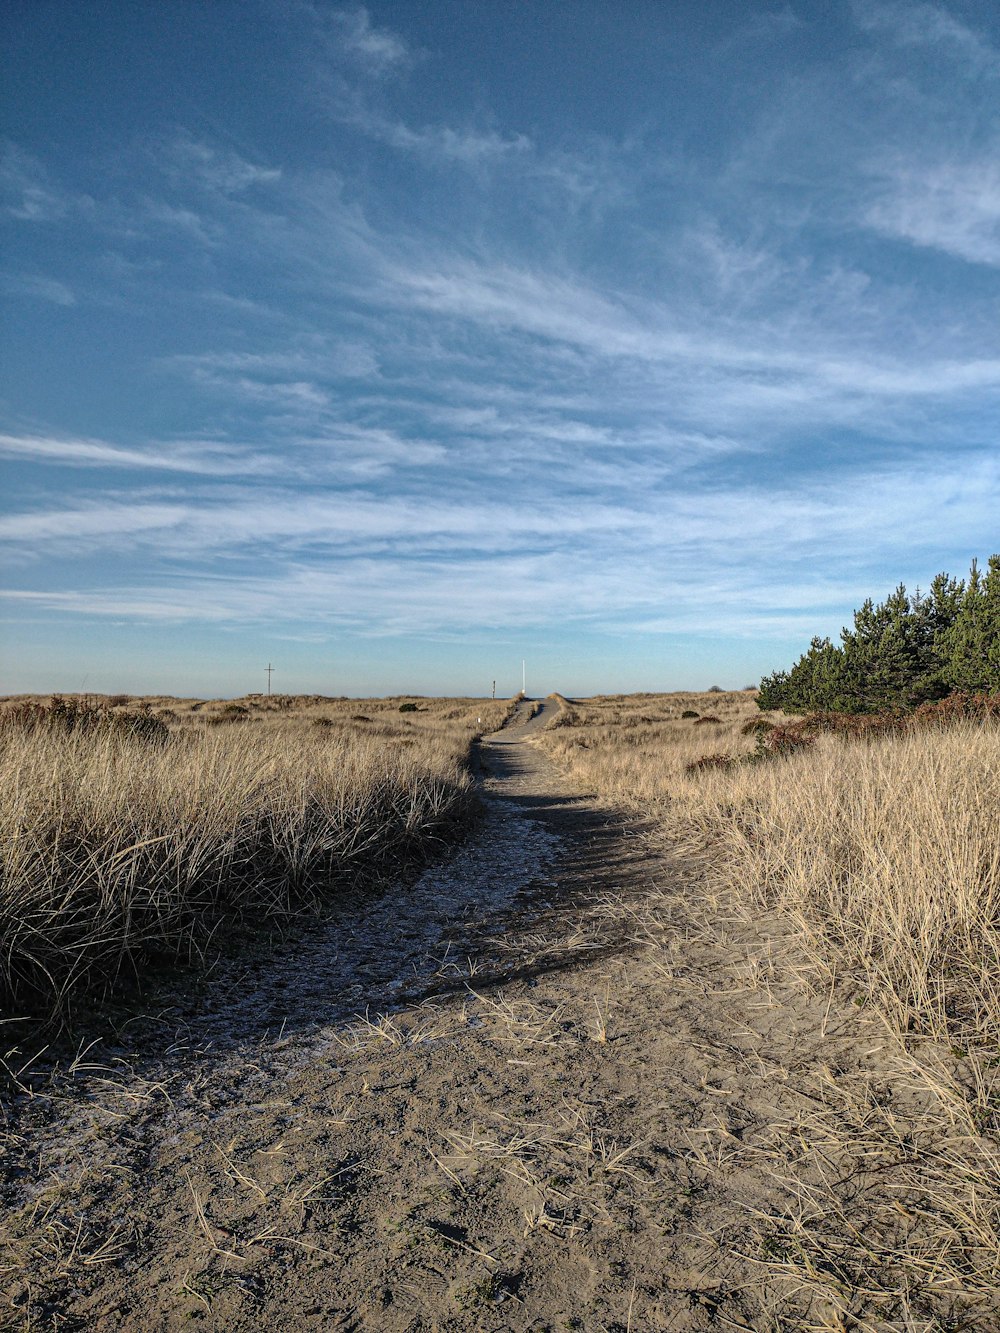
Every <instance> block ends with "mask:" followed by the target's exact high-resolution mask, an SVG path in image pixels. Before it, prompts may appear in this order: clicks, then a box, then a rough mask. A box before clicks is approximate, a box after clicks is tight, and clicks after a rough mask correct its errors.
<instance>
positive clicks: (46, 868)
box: [0, 699, 509, 1021]
mask: <svg viewBox="0 0 1000 1333" xmlns="http://www.w3.org/2000/svg"><path fill="white" fill-rule="evenodd" d="M410 702H413V703H415V705H416V711H414V712H409V713H407V714H406V715H405V716H404V715H401V714H400V712H399V703H400V701H395V700H377V701H365V702H363V703H361V702H359V701H357V700H350V701H348V700H343V701H336V700H318V699H309V700H286V699H278V700H253V699H249V700H243V701H235V702H234V701H216V702H214V703H210V704H201V703H199V702H198V701H185V702H181V701H162V700H161V701H158V702H157V706H156V707H155V708H153V707H148V708H147V709H145V710H143V709H140V710H138V713H144V714H145V715H146V716H150V717H153V718H157V717H159V718H160V719H165V721H166V728H167V730H166V734H165V736H164V735H161V733H162V731H163V728H162V727H161V728H159V729H158V730H157V729H154V728H150V727H142V726H138V727H136V726H134V725H131V723H130V719H131V718H133V717H135V716H137V715H138V713H137V710H136V709H135V706H134V704H128V703H127V704H126V705H125V706H124V707H123V706H122V705H121V704H118V703H116V704H115V705H111V704H109V703H108V702H107V701H90V703H89V704H85V705H84V706H83V708H82V709H80V708H79V707H74V706H72V703H70V705H69V706H67V705H65V704H64V705H63V706H62V709H61V711H60V709H59V708H57V709H56V710H55V713H53V710H52V709H51V707H47V706H45V705H43V706H41V707H36V708H33V709H27V710H26V709H25V708H24V707H23V706H21V707H18V706H16V705H15V706H13V707H11V706H8V709H7V710H6V712H7V718H6V721H5V720H4V713H3V712H2V711H0V844H2V861H0V875H2V879H0V939H2V940H3V956H2V959H0V993H2V998H3V1000H4V1007H5V1009H6V1010H7V1012H8V1014H15V1015H16V1014H18V1013H20V1012H21V1011H30V1012H34V1013H44V1014H47V1015H48V1016H49V1017H50V1018H51V1019H52V1020H55V1021H63V1020H65V1019H66V1018H67V1016H68V1015H69V1014H70V1013H71V1012H72V1010H73V1007H74V1005H77V1004H78V1003H79V1001H81V1000H82V999H83V998H89V997H91V996H93V995H94V994H95V993H108V992H111V991H114V990H115V989H117V988H118V987H120V986H121V985H123V984H126V983H131V982H133V981H134V980H136V979H137V978H140V977H141V975H142V973H143V971H144V970H145V969H147V968H148V967H150V966H151V965H153V964H155V963H161V962H163V961H169V960H176V959H190V958H191V957H193V956H194V955H196V954H197V953H198V952H199V951H202V950H204V949H205V947H206V945H207V942H208V940H209V938H210V936H211V933H212V931H213V929H215V928H216V927H217V926H218V925H219V923H220V922H221V921H229V922H233V921H242V922H250V921H253V922H260V921H269V920H270V921H276V920H280V919H282V918H287V917H288V916H289V915H290V914H293V913H297V912H301V911H304V910H309V909H310V908H312V907H314V906H315V905H316V904H317V903H318V902H319V901H321V900H322V899H323V898H324V897H326V896H328V895H330V894H331V893H335V892H337V891H340V890H342V889H343V888H344V887H345V886H346V885H354V884H357V883H359V882H366V881H370V880H372V879H373V878H375V877H379V878H382V879H386V878H389V877H391V876H392V875H394V874H396V873H398V872H399V871H400V870H401V869H402V868H403V867H404V866H405V865H406V864H407V863H408V862H413V861H414V860H415V859H423V858H426V857H427V856H428V855H430V854H431V853H433V851H434V849H435V848H439V847H440V846H441V845H443V844H444V843H446V842H447V841H449V840H453V839H454V838H455V837H456V836H458V835H459V834H460V833H461V830H462V829H463V827H465V826H466V825H467V824H468V822H469V820H470V819H471V817H472V815H473V812H474V798H473V793H472V781H471V778H470V775H469V773H468V769H467V759H468V755H469V747H470V744H471V741H472V739H473V737H474V736H475V735H476V734H477V733H478V732H480V731H481V730H483V729H488V728H490V727H494V726H497V725H499V723H500V722H501V721H502V720H503V717H504V716H505V715H506V712H507V710H508V708H509V705H508V704H507V703H492V702H490V703H481V702H479V701H471V702H470V701H460V700H433V701H410ZM129 710H130V711H129ZM67 716H69V717H70V719H71V722H70V724H69V725H67V724H66V721H65V719H66V717H67ZM81 716H82V717H84V718H85V719H96V721H93V722H92V723H91V724H88V725H82V724H80V723H79V718H80V717H81ZM74 717H75V718H76V719H77V725H72V719H73V718H74ZM480 719H481V720H480ZM123 722H124V723H125V725H122V723H123Z"/></svg>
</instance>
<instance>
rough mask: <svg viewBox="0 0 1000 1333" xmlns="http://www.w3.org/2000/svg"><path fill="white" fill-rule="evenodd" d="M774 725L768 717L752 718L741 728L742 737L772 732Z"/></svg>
mask: <svg viewBox="0 0 1000 1333" xmlns="http://www.w3.org/2000/svg"><path fill="white" fill-rule="evenodd" d="M771 726H772V724H771V723H770V722H768V720H767V718H766V717H751V718H748V719H747V720H746V722H744V723H743V725H742V727H740V735H741V736H759V735H760V734H761V732H764V731H770V730H771Z"/></svg>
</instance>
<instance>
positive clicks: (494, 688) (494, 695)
mask: <svg viewBox="0 0 1000 1333" xmlns="http://www.w3.org/2000/svg"><path fill="white" fill-rule="evenodd" d="M496 697H497V683H496V681H494V682H493V698H494V699H495V698H496Z"/></svg>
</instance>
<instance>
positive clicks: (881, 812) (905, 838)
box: [542, 693, 1000, 1047]
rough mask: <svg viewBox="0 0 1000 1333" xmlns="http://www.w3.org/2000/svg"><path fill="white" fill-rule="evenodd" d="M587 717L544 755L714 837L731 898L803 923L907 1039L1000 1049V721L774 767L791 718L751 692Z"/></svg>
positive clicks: (845, 739) (605, 705) (609, 704)
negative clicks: (763, 707)
mask: <svg viewBox="0 0 1000 1333" xmlns="http://www.w3.org/2000/svg"><path fill="white" fill-rule="evenodd" d="M571 707H572V710H573V715H574V717H573V720H572V721H571V723H570V725H563V726H560V727H557V728H553V729H552V730H550V731H548V732H547V733H546V734H545V736H544V739H543V742H542V743H543V744H544V745H545V748H546V749H547V750H548V752H549V753H550V754H551V755H552V756H553V757H554V758H555V759H556V760H557V761H558V762H560V763H561V764H562V765H563V766H564V767H566V768H567V769H568V770H569V771H570V772H572V773H573V774H574V775H575V777H576V778H577V779H578V780H579V781H581V782H583V783H585V784H586V785H588V786H590V787H592V788H593V789H594V790H595V791H597V792H599V793H601V794H603V795H605V796H608V797H610V798H611V799H613V800H615V801H616V802H617V803H619V804H622V805H625V806H627V807H629V808H632V809H635V810H641V811H643V812H645V813H648V814H659V815H660V816H667V815H669V817H670V819H671V820H674V821H677V820H680V821H683V822H685V823H686V824H688V825H693V826H695V827H696V828H698V829H699V830H701V831H702V832H703V833H704V834H706V835H707V836H708V837H709V838H710V839H711V840H712V842H713V845H714V847H715V848H716V850H717V851H718V852H719V853H721V865H722V873H723V874H724V875H725V877H726V879H727V880H728V882H729V883H730V884H731V886H732V887H734V888H735V889H736V890H737V891H738V892H739V893H740V894H741V895H743V896H744V897H746V896H748V895H749V896H750V897H751V898H753V899H756V900H758V901H761V902H765V903H767V904H768V905H770V906H778V907H780V908H781V909H782V910H784V911H786V912H789V913H791V914H793V915H794V917H795V919H796V921H797V922H798V923H799V924H800V926H801V928H802V930H803V932H805V933H806V934H807V935H808V936H809V938H810V939H811V940H812V942H813V947H814V949H815V951H816V954H817V959H823V960H825V964H826V965H830V964H833V963H835V964H836V966H837V968H838V970H839V971H840V973H841V975H843V974H844V973H845V972H847V973H850V974H851V975H852V977H853V978H854V979H855V981H856V982H857V984H858V985H859V986H861V987H863V989H864V990H865V992H866V993H867V995H868V997H869V998H870V1000H871V1002H872V1003H873V1004H875V1005H876V1006H877V1007H878V1008H879V1009H880V1010H881V1011H882V1012H883V1013H884V1014H885V1015H886V1017H887V1018H888V1019H889V1020H890V1021H891V1022H892V1023H893V1025H894V1026H895V1027H896V1028H897V1030H898V1031H900V1032H902V1033H906V1032H909V1033H915V1032H916V1033H924V1034H928V1035H932V1036H936V1037H940V1038H942V1039H945V1040H948V1041H950V1042H951V1043H952V1044H955V1045H958V1046H967V1045H969V1044H970V1043H973V1044H986V1045H992V1046H994V1047H997V1046H998V1045H1000V930H998V923H1000V818H998V815H997V811H998V810H1000V726H998V725H997V724H996V722H987V723H985V724H984V723H978V722H975V721H971V720H966V719H963V718H961V717H959V718H958V720H956V721H954V722H953V723H952V724H950V725H947V726H935V727H930V726H926V727H921V728H918V729H914V730H905V731H902V732H898V733H890V734H885V735H882V734H879V733H877V732H876V733H874V734H872V735H871V736H862V737H860V738H854V737H852V736H850V735H849V734H820V735H818V736H816V737H815V738H814V740H813V741H812V743H811V744H810V745H809V746H808V747H803V748H801V749H797V750H795V751H794V752H792V753H788V754H784V755H781V754H779V755H774V754H769V753H768V752H767V749H766V747H764V746H762V745H761V743H760V741H759V740H758V736H759V734H760V733H759V731H757V730H754V729H752V728H753V724H754V722H755V721H756V720H757V719H759V718H762V717H763V723H764V725H765V726H766V725H768V724H777V725H778V726H779V727H780V728H781V733H780V734H784V733H785V731H786V728H785V725H784V724H786V723H787V722H788V719H786V718H784V717H778V716H777V715H761V714H760V713H759V712H758V710H757V708H756V706H755V703H754V699H753V696H752V695H747V694H746V693H739V694H725V695H718V694H712V695H663V696H650V697H643V696H636V697H633V698H631V699H620V698H602V699H594V700H588V701H585V702H577V703H575V704H573V705H571ZM709 709H711V714H709ZM685 711H689V712H690V711H693V712H696V713H697V714H698V716H697V717H695V718H683V717H682V714H683V713H684V712H685ZM706 715H710V716H712V717H714V718H717V719H718V721H711V722H707V723H706V721H705V718H706ZM762 749H763V751H764V753H763V755H761V751H762ZM706 757H716V758H725V759H728V760H730V761H736V762H731V763H729V764H720V765H718V766H712V765H708V766H704V767H702V766H699V761H703V760H704V759H705V758H706ZM757 757H761V758H763V762H750V761H751V760H753V759H755V758H757Z"/></svg>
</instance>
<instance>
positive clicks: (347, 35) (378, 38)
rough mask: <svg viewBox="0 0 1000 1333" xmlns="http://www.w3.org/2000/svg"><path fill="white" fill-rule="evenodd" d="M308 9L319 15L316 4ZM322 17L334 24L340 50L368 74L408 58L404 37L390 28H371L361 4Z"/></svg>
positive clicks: (393, 65)
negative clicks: (354, 7) (355, 7)
mask: <svg viewBox="0 0 1000 1333" xmlns="http://www.w3.org/2000/svg"><path fill="white" fill-rule="evenodd" d="M310 8H311V9H312V11H313V13H314V14H315V15H316V16H317V17H319V11H318V10H317V9H316V8H315V6H310ZM323 17H326V18H328V20H329V22H330V23H331V24H332V25H333V28H334V31H335V32H336V34H337V36H338V38H339V43H340V46H341V49H342V50H343V51H344V52H345V53H346V54H347V55H349V56H350V57H351V58H353V59H354V60H357V61H358V62H359V63H361V64H362V65H363V66H364V67H365V69H366V70H367V71H368V72H369V73H376V74H382V73H385V72H386V71H388V70H390V69H398V68H399V67H400V66H402V65H405V64H406V63H407V61H408V60H409V59H410V58H411V55H410V50H409V48H408V46H407V44H406V42H405V41H404V39H403V38H402V37H400V36H399V34H398V33H395V32H392V31H391V30H390V29H389V28H376V27H373V26H372V21H371V17H370V15H369V13H368V10H367V9H365V8H364V6H359V7H358V8H357V9H334V10H330V11H328V12H327V14H326V15H324V16H323Z"/></svg>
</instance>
